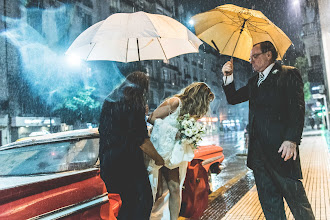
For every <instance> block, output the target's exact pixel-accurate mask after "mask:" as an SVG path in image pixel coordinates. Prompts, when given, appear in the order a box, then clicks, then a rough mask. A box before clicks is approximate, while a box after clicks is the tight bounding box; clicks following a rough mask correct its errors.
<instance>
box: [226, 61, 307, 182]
mask: <svg viewBox="0 0 330 220" xmlns="http://www.w3.org/2000/svg"><path fill="white" fill-rule="evenodd" d="M276 70H277V71H276ZM257 81H258V74H256V75H254V76H253V77H251V78H250V79H249V81H248V83H247V85H246V86H244V87H242V88H240V89H239V90H236V89H235V84H234V82H233V83H231V84H229V85H227V86H223V88H224V91H225V94H226V97H227V101H228V103H229V104H232V105H235V104H238V103H241V102H245V101H249V136H250V143H249V152H248V159H247V165H248V167H250V168H251V169H254V168H255V166H257V165H256V164H255V161H258V160H259V161H260V160H262V161H263V163H264V165H265V166H268V167H271V168H273V169H275V170H277V171H278V172H279V174H280V175H282V176H287V177H291V178H295V179H301V178H302V173H301V167H300V158H299V149H298V147H297V152H298V156H297V159H296V160H293V159H292V158H291V159H290V160H288V161H286V162H285V161H284V160H283V158H281V153H278V149H279V148H280V146H281V144H282V143H283V141H285V140H288V141H293V142H296V143H297V146H298V145H299V144H300V141H301V135H302V131H303V127H304V116H305V101H304V93H303V81H302V78H301V75H300V73H299V71H298V70H297V69H296V68H294V67H289V66H281V65H280V64H278V63H276V64H275V65H274V67H273V68H272V70H271V71H270V73H269V75H268V76H267V78H266V79H265V81H264V82H263V83H262V84H261V85H260V87H258V86H257ZM259 165H260V164H258V166H259Z"/></svg>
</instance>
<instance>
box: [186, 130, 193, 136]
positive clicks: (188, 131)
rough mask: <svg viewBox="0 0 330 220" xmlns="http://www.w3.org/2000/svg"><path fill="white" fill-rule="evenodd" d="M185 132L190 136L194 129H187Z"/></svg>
mask: <svg viewBox="0 0 330 220" xmlns="http://www.w3.org/2000/svg"><path fill="white" fill-rule="evenodd" d="M184 134H185V135H186V136H188V137H191V136H192V135H193V134H194V133H193V131H192V130H191V129H186V130H185V131H184Z"/></svg>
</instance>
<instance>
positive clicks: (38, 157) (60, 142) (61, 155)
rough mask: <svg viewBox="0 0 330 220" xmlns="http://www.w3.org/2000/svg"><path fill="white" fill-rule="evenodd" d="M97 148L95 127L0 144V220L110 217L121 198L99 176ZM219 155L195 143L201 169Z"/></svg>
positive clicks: (210, 166)
mask: <svg viewBox="0 0 330 220" xmlns="http://www.w3.org/2000/svg"><path fill="white" fill-rule="evenodd" d="M98 148H99V134H98V130H97V129H95V128H94V129H84V130H75V131H68V132H60V133H55V134H48V135H44V136H39V137H33V138H31V139H26V140H23V141H18V142H14V143H11V144H8V145H4V146H2V147H0V166H1V169H0V219H6V220H10V219H13V220H14V219H15V220H16V219H30V218H33V219H39V218H47V219H58V218H63V219H115V216H117V214H118V211H119V209H120V205H121V200H120V197H119V196H118V195H117V194H108V193H107V191H106V188H105V185H104V183H103V181H102V179H101V178H100V170H99V159H98V150H99V149H98ZM223 159H224V157H223V154H222V148H221V147H219V146H214V145H211V146H201V147H199V148H198V150H196V154H195V158H194V160H199V161H201V162H202V164H203V166H204V167H205V169H206V170H207V171H209V170H218V168H219V165H220V164H221V162H222V161H223ZM123 162H124V161H123ZM126 162H127V163H129V161H126ZM119 165H120V164H119ZM109 216H112V217H109Z"/></svg>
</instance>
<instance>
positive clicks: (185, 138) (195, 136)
mask: <svg viewBox="0 0 330 220" xmlns="http://www.w3.org/2000/svg"><path fill="white" fill-rule="evenodd" d="M178 121H179V132H180V138H181V143H183V144H188V145H191V146H192V148H193V149H196V148H197V143H198V142H199V141H201V140H202V137H201V136H202V134H204V133H205V127H204V126H203V125H202V124H201V123H198V122H197V121H196V120H195V119H194V118H192V117H190V115H189V114H185V115H183V116H181V117H179V118H178Z"/></svg>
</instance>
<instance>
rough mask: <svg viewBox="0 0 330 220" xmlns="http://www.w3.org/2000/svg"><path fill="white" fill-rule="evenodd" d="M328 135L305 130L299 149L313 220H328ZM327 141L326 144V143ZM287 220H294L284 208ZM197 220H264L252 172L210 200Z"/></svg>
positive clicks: (329, 204)
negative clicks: (314, 218) (314, 219)
mask: <svg viewBox="0 0 330 220" xmlns="http://www.w3.org/2000/svg"><path fill="white" fill-rule="evenodd" d="M328 140H330V135H329V132H324V131H321V130H306V131H304V133H303V139H302V143H301V145H300V154H301V155H300V159H301V165H302V171H303V180H302V182H303V184H304V186H305V189H306V192H307V196H308V199H309V201H310V203H311V205H312V209H313V212H314V215H315V217H316V219H320V220H326V219H329V220H330V155H329V148H328V144H327V141H328ZM329 142H330V141H328V143H329ZM285 210H286V215H287V218H288V219H289V220H290V219H294V218H293V216H292V214H291V212H290V209H289V208H288V206H287V205H286V204H285ZM200 219H230V220H231V219H265V217H264V215H263V212H262V209H261V206H260V203H259V199H258V194H257V190H256V187H255V185H254V180H253V175H252V172H251V171H248V172H245V173H242V174H241V175H238V176H237V177H235V178H234V179H232V180H231V181H229V182H228V183H227V184H226V185H225V186H223V187H221V188H220V189H218V190H217V191H216V192H214V193H212V194H211V195H210V196H209V207H208V209H207V210H205V212H204V215H203V216H202V217H201V218H200Z"/></svg>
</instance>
